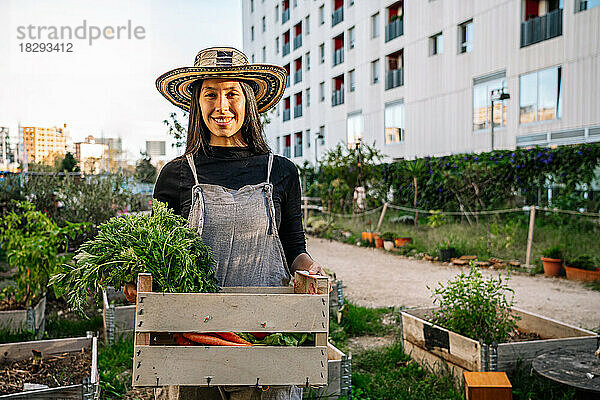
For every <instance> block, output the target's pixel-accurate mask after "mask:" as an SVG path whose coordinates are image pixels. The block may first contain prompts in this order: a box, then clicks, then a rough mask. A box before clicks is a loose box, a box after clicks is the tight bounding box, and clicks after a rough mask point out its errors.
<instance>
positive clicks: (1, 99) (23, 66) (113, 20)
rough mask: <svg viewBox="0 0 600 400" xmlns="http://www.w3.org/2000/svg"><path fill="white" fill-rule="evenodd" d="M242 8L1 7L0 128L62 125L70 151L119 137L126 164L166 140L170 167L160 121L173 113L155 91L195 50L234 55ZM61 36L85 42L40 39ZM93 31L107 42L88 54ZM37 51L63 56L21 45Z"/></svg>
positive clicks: (87, 0)
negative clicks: (75, 145) (89, 140)
mask: <svg viewBox="0 0 600 400" xmlns="http://www.w3.org/2000/svg"><path fill="white" fill-rule="evenodd" d="M241 1H242V0H219V1H214V0H102V1H98V0H94V1H92V0H0V87H1V89H0V126H8V127H9V128H10V131H11V136H12V135H14V136H15V138H16V137H17V135H18V132H17V130H18V124H19V123H20V124H21V125H22V126H42V127H52V126H57V127H62V126H63V124H67V127H68V128H69V131H70V134H71V137H72V139H74V141H80V140H82V139H84V138H85V137H87V136H88V135H94V136H97V137H102V136H103V137H121V138H122V139H123V147H124V148H125V149H126V150H127V151H128V152H129V154H128V155H129V157H131V158H133V159H135V158H139V152H140V151H141V150H145V141H146V140H166V141H167V156H168V157H167V158H169V157H171V158H172V157H173V156H175V155H176V151H175V150H174V149H173V148H172V147H171V145H170V143H171V142H172V141H169V136H168V135H167V129H166V126H165V125H164V124H163V123H162V121H163V120H164V119H166V118H167V117H168V116H169V114H170V113H171V112H173V111H177V110H178V108H177V107H175V106H173V105H172V104H171V103H169V102H168V101H167V100H166V99H164V98H163V97H162V95H160V94H159V93H158V91H157V90H156V87H155V83H154V82H155V80H156V78H157V77H158V76H159V75H161V74H163V73H165V72H167V71H169V70H171V69H174V68H178V67H182V66H188V65H193V62H194V58H195V56H196V54H197V52H198V51H199V50H201V49H203V48H206V47H211V46H217V45H221V46H233V47H236V48H238V49H240V50H242V10H241ZM84 21H85V28H86V29H83V24H84ZM129 23H130V25H131V29H130V30H129V32H131V38H129V37H128V31H127V29H121V30H120V35H121V37H120V38H116V37H114V36H116V32H117V30H118V26H125V27H127V25H128V24H129ZM30 25H32V26H33V27H34V28H33V29H31V30H30V29H29V28H28V27H29V26H30ZM63 26H64V27H70V29H71V30H72V31H73V32H74V33H73V34H76V33H77V34H78V36H80V37H81V36H82V35H83V33H84V32H85V39H80V38H71V39H69V38H68V37H65V38H64V39H60V38H58V39H54V38H53V37H49V35H51V34H52V28H51V27H56V28H57V31H58V34H59V35H60V31H61V29H60V28H61V27H63ZM19 27H22V28H19ZM38 27H47V28H45V29H44V28H40V29H41V35H42V39H39V38H38ZM77 27H81V28H80V29H79V31H77V30H76V29H77ZM92 27H95V28H97V29H98V30H99V31H102V30H104V29H105V28H107V29H108V30H107V31H106V32H108V36H112V37H113V39H106V38H104V37H101V38H99V39H96V40H91V44H90V37H91V36H92V35H95V34H96V31H95V30H93V28H92ZM136 28H137V31H135V29H136ZM29 32H31V33H32V34H31V35H30V34H29ZM63 32H64V33H65V35H67V32H68V29H67V28H63ZM111 32H112V35H111ZM136 32H137V38H136V35H135V33H136ZM42 42H45V43H47V42H51V43H52V44H54V45H56V44H61V43H64V45H63V48H64V49H65V50H67V48H68V46H71V47H70V49H71V50H72V51H71V52H62V51H53V52H36V53H34V52H27V51H26V46H27V43H42ZM69 43H71V45H69Z"/></svg>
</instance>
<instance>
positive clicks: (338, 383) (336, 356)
mask: <svg viewBox="0 0 600 400" xmlns="http://www.w3.org/2000/svg"><path fill="white" fill-rule="evenodd" d="M351 365H352V356H347V355H346V354H344V353H343V352H342V351H340V350H338V348H337V347H335V346H334V345H332V344H331V343H327V376H328V377H327V386H325V387H322V388H311V389H310V390H307V391H305V393H304V397H305V398H309V399H337V398H339V397H347V398H350V394H351V392H352V368H351Z"/></svg>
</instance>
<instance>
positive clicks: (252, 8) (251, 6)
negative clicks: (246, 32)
mask: <svg viewBox="0 0 600 400" xmlns="http://www.w3.org/2000/svg"><path fill="white" fill-rule="evenodd" d="M250 12H254V0H250Z"/></svg>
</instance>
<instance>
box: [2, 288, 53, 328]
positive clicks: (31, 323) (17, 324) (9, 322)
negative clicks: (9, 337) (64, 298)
mask: <svg viewBox="0 0 600 400" xmlns="http://www.w3.org/2000/svg"><path fill="white" fill-rule="evenodd" d="M45 314H46V296H45V295H44V296H43V297H42V298H41V299H40V301H39V302H38V303H37V304H36V305H35V306H33V307H27V309H26V310H13V311H0V329H6V330H9V331H11V332H19V331H23V330H28V331H35V333H36V335H37V336H41V335H42V334H43V333H44V329H45V324H46V318H45Z"/></svg>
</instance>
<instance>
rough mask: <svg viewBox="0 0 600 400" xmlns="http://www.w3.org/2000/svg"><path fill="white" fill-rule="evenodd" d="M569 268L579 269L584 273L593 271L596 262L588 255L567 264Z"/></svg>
mask: <svg viewBox="0 0 600 400" xmlns="http://www.w3.org/2000/svg"><path fill="white" fill-rule="evenodd" d="M567 265H568V266H569V267H573V268H579V269H583V270H586V271H595V270H596V267H597V265H598V261H597V260H596V258H595V257H593V256H590V255H581V256H579V257H577V258H575V259H573V260H571V261H569V262H568V263H567Z"/></svg>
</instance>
